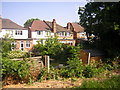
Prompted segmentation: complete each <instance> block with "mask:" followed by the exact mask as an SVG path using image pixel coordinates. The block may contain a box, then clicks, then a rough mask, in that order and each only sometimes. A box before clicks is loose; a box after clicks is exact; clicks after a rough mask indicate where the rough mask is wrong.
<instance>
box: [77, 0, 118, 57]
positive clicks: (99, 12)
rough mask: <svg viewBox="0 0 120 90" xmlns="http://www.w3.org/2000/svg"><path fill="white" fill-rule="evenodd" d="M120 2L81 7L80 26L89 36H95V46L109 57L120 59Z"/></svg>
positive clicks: (92, 3)
mask: <svg viewBox="0 0 120 90" xmlns="http://www.w3.org/2000/svg"><path fill="white" fill-rule="evenodd" d="M119 10H120V2H109V3H108V2H99V3H97V2H90V3H87V4H86V5H85V7H83V8H81V7H79V10H78V14H79V16H80V24H81V25H82V26H83V27H85V30H86V32H87V35H88V36H89V35H90V34H92V33H93V34H94V35H95V38H94V39H93V42H94V44H95V45H96V47H97V48H100V49H103V50H104V52H105V53H106V56H107V57H110V58H115V57H117V58H118V57H120V42H119V41H120V15H119Z"/></svg>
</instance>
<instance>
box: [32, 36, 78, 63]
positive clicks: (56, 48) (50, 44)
mask: <svg viewBox="0 0 120 90" xmlns="http://www.w3.org/2000/svg"><path fill="white" fill-rule="evenodd" d="M79 51H80V48H78V47H77V46H70V45H65V44H63V43H60V42H59V41H58V39H57V37H55V38H48V39H47V40H46V41H45V44H41V43H40V42H38V44H36V45H35V46H34V50H33V53H35V52H39V55H49V56H50V58H52V59H54V60H55V61H56V62H57V61H58V62H59V63H60V62H61V63H66V61H67V60H68V58H73V57H75V55H76V52H79Z"/></svg>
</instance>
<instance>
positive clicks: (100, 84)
mask: <svg viewBox="0 0 120 90" xmlns="http://www.w3.org/2000/svg"><path fill="white" fill-rule="evenodd" d="M79 88H120V76H113V77H112V78H110V79H107V80H104V81H93V80H92V81H84V82H83V83H82V85H81V86H80V87H79Z"/></svg>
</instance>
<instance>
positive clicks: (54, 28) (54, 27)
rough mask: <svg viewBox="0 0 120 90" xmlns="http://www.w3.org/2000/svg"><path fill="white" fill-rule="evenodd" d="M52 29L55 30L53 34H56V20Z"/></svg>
mask: <svg viewBox="0 0 120 90" xmlns="http://www.w3.org/2000/svg"><path fill="white" fill-rule="evenodd" d="M52 28H53V32H54V33H56V20H55V19H53V22H52Z"/></svg>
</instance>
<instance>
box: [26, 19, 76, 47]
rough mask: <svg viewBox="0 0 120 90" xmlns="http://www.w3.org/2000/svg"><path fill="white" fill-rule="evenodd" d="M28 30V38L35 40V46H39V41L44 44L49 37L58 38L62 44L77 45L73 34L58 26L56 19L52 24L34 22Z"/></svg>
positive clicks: (48, 22) (40, 21) (39, 21)
mask: <svg viewBox="0 0 120 90" xmlns="http://www.w3.org/2000/svg"><path fill="white" fill-rule="evenodd" d="M28 30H29V35H28V37H29V38H32V39H33V44H37V41H41V43H43V44H44V43H45V40H46V39H47V38H48V37H55V36H57V37H58V40H59V41H60V42H61V43H64V44H70V45H75V40H74V39H73V32H72V31H70V30H68V29H66V28H64V27H62V26H60V25H59V24H57V23H56V20H55V19H53V21H52V22H50V21H45V20H43V21H42V20H34V21H33V22H32V24H31V25H30V26H29V28H28Z"/></svg>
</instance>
